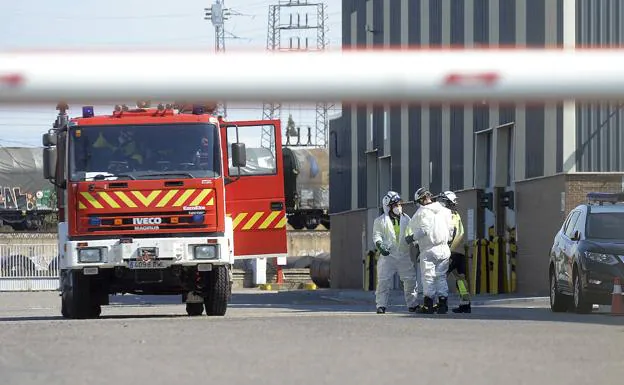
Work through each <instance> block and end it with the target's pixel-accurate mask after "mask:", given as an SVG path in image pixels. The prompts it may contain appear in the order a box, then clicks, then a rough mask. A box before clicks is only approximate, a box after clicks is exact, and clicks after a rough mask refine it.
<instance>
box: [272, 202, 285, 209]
mask: <svg viewBox="0 0 624 385" xmlns="http://www.w3.org/2000/svg"><path fill="white" fill-rule="evenodd" d="M283 208H284V204H283V203H282V202H271V211H282V209H283Z"/></svg>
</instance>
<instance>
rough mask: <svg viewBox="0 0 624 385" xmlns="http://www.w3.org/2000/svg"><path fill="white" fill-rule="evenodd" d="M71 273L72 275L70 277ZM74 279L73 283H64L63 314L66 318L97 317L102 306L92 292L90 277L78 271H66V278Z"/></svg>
mask: <svg viewBox="0 0 624 385" xmlns="http://www.w3.org/2000/svg"><path fill="white" fill-rule="evenodd" d="M69 275H71V277H69ZM69 278H71V279H72V284H71V285H67V284H64V285H63V292H62V294H61V314H62V315H63V317H65V318H73V319H85V318H97V317H99V316H100V314H101V313H102V306H101V305H100V304H99V303H98V302H97V297H96V296H94V295H93V293H91V285H90V283H91V282H89V279H88V278H87V277H85V276H84V275H82V273H81V272H78V271H70V272H67V273H65V279H69Z"/></svg>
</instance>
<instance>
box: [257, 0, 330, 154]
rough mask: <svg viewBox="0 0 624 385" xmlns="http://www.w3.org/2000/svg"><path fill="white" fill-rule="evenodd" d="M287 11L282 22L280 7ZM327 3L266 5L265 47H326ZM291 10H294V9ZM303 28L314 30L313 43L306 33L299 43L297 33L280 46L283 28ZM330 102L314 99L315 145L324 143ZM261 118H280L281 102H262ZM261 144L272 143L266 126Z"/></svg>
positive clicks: (297, 0) (292, 1)
mask: <svg viewBox="0 0 624 385" xmlns="http://www.w3.org/2000/svg"><path fill="white" fill-rule="evenodd" d="M283 9H284V10H286V11H289V17H288V24H282V23H281V22H280V16H281V12H282V10H283ZM311 9H316V12H314V14H313V19H316V20H310V18H309V15H308V13H307V12H306V11H307V10H311ZM299 10H302V11H304V12H305V14H304V16H303V20H302V17H301V16H302V15H301V12H299ZM325 10H326V5H325V4H324V3H317V2H315V3H310V2H308V1H307V0H288V1H280V2H279V4H274V5H269V25H268V34H267V50H269V51H298V50H304V51H311V50H325V49H326V48H327V45H328V44H327V39H326V30H325V27H326V23H325V22H326V20H327V15H326V12H325ZM294 11H297V12H296V13H295V12H294ZM305 30H316V31H317V33H316V35H317V36H316V47H315V48H314V46H312V47H311V46H310V44H309V40H308V37H305V40H304V44H303V46H302V39H301V37H300V36H290V38H289V44H288V46H287V47H283V46H282V44H281V36H282V31H289V32H296V31H305ZM331 108H332V106H330V105H328V104H327V103H317V105H316V121H315V126H316V132H315V141H316V143H315V144H316V145H317V146H321V147H326V146H327V131H328V119H327V117H328V112H329V110H330V109H331ZM262 118H263V119H280V118H281V103H279V102H276V101H267V102H265V103H263V106H262ZM288 134H289V132H284V133H283V134H282V136H283V137H286V136H287V135H288ZM261 139H262V146H263V147H269V148H272V147H273V145H274V140H275V139H274V136H273V134H272V133H271V131H270V130H269V129H266V130H264V129H263V131H262V138H261Z"/></svg>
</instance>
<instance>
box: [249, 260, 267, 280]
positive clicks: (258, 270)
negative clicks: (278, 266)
mask: <svg viewBox="0 0 624 385" xmlns="http://www.w3.org/2000/svg"><path fill="white" fill-rule="evenodd" d="M266 266H267V259H266V258H254V259H253V260H252V261H251V269H252V272H253V283H254V285H264V284H266V283H267V279H266V276H267V270H266Z"/></svg>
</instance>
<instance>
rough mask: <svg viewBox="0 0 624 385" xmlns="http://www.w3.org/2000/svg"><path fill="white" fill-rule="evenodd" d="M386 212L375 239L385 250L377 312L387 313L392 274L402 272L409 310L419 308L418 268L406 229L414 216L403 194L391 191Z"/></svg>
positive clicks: (379, 270) (385, 203)
mask: <svg viewBox="0 0 624 385" xmlns="http://www.w3.org/2000/svg"><path fill="white" fill-rule="evenodd" d="M381 204H382V207H383V212H384V213H383V214H382V215H380V216H379V217H377V218H375V222H374V223H373V242H374V244H375V246H376V247H377V249H378V250H379V253H380V254H381V255H380V257H379V260H378V261H377V290H376V292H375V302H376V305H377V314H384V313H385V312H386V307H387V306H388V298H389V296H390V287H391V285H392V277H393V275H394V274H395V273H396V272H398V273H399V278H400V279H401V281H402V282H403V291H404V295H405V303H406V305H407V307H408V311H409V312H412V313H413V312H415V311H416V310H417V309H418V307H417V305H416V299H417V298H416V295H417V294H416V287H417V285H418V283H417V281H416V269H415V268H414V264H413V263H412V259H411V258H410V251H409V245H408V244H407V242H405V230H406V229H407V226H408V224H409V221H410V217H409V216H408V215H407V214H405V213H403V210H402V206H401V197H400V196H399V194H398V193H396V192H394V191H388V193H387V194H386V195H385V196H384V197H383V199H382V201H381Z"/></svg>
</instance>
